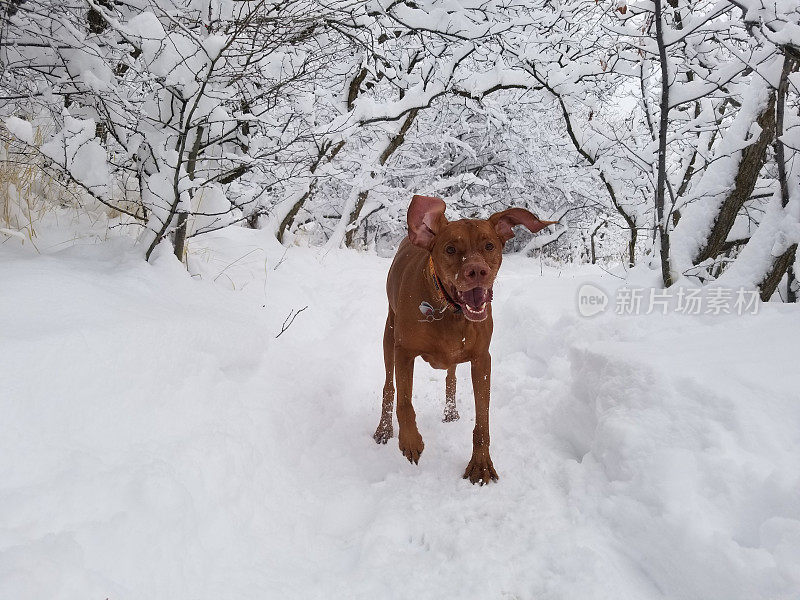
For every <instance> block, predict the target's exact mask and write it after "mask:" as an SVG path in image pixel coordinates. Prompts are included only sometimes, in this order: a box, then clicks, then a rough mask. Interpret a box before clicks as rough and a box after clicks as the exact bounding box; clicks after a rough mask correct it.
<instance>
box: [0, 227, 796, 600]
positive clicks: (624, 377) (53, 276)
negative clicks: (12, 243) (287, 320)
mask: <svg viewBox="0 0 800 600" xmlns="http://www.w3.org/2000/svg"><path fill="white" fill-rule="evenodd" d="M226 235H227V237H221V236H220V237H217V238H209V240H208V241H207V242H206V243H207V244H208V245H209V247H208V248H205V249H199V248H195V249H194V254H193V255H192V261H193V263H192V264H193V268H194V269H195V270H197V271H200V272H201V273H202V279H203V280H204V281H203V282H197V281H192V280H190V279H189V278H188V277H186V276H184V275H183V274H181V272H180V267H179V266H178V265H176V264H174V262H172V261H170V260H165V259H159V260H158V261H156V264H155V265H154V266H150V265H146V264H144V263H141V262H140V261H138V260H136V259H135V258H134V257H132V256H131V255H130V254H128V253H126V252H125V251H123V249H121V248H119V249H118V252H116V253H114V252H113V248H112V247H110V245H106V246H104V247H102V248H97V247H88V248H83V249H81V248H74V249H71V250H69V251H67V252H64V253H60V254H58V255H55V256H45V257H36V256H30V255H28V254H23V253H20V252H17V251H11V250H9V249H3V248H0V253H2V256H1V259H2V267H0V268H2V271H3V273H2V286H1V287H0V306H1V307H2V310H0V352H2V356H3V357H4V360H3V366H2V371H0V375H1V376H2V381H3V387H4V390H3V392H2V401H1V403H0V410H1V411H2V415H3V419H2V422H1V423H0V598H3V599H5V598H9V599H11V598H14V599H42V598H47V599H56V598H59V599H60V598H100V599H102V598H109V599H111V600H127V599H135V598H148V599H153V600H156V599H164V600H166V599H169V600H183V599H190V598H191V599H205V598H208V599H220V598H231V599H233V598H236V599H241V598H254V599H255V598H298V599H310V598H320V599H322V598H325V599H328V598H431V599H441V598H476V599H490V598H504V599H505V598H508V599H511V598H518V599H537V600H539V599H546V598H553V599H569V600H573V599H584V598H586V599H595V598H598V599H599V598H609V599H612V598H613V599H615V600H617V599H625V598H630V599H635V600H645V599H650V598H676V599H678V598H680V599H684V598H696V599H703V600H710V599H715V598H719V599H720V600H735V599H739V598H741V599H748V600H754V599H759V598H763V599H767V598H770V599H778V598H780V599H782V598H786V599H789V598H797V597H798V595H800V567H798V565H800V402H798V397H799V396H800V393H798V389H799V387H800V386H799V385H798V382H799V381H800V375H798V373H797V369H796V361H797V340H798V339H800V319H798V316H800V315H798V312H797V310H796V308H797V307H786V306H769V307H766V308H765V309H764V311H763V313H762V314H760V315H756V316H752V317H713V318H712V317H708V318H690V317H685V316H683V317H682V316H670V317H666V318H661V317H644V316H642V317H631V318H627V319H626V318H621V317H615V316H614V315H607V316H606V315H604V316H601V317H597V318H594V319H583V318H581V317H579V316H578V315H577V311H576V309H575V294H576V291H577V288H578V286H579V284H580V282H582V281H592V282H596V283H597V282H600V283H603V282H604V281H605V280H603V279H602V278H600V275H601V274H602V273H599V272H595V271H591V270H588V269H586V270H581V271H573V272H569V273H564V274H560V275H559V273H558V272H555V271H552V270H545V271H544V275H540V270H539V265H538V263H535V262H533V261H527V260H521V259H510V260H507V261H506V264H505V265H504V267H503V270H502V272H501V279H500V280H499V282H498V284H497V286H496V288H495V304H494V306H495V308H494V314H495V323H496V333H495V337H494V341H493V345H492V353H493V357H494V361H493V362H494V370H493V390H492V393H493V398H492V414H491V427H492V456H493V460H494V463H495V466H496V467H497V469H498V472H499V474H500V482H499V484H497V485H491V486H487V487H484V488H479V487H477V486H472V485H470V484H469V483H467V482H465V481H463V480H462V479H461V473H462V471H463V469H464V466H465V464H466V462H467V460H468V459H469V456H470V443H471V430H472V420H473V412H474V411H473V406H472V403H471V388H470V385H469V377H468V373H469V371H468V367H467V366H466V365H462V367H460V369H459V390H458V396H457V397H458V403H459V410H460V411H461V420H460V421H458V422H456V423H442V422H441V413H442V408H443V402H444V373H443V372H439V371H433V370H432V369H430V368H429V367H427V365H424V364H423V363H421V362H420V361H418V364H417V368H416V374H415V407H416V409H417V413H418V421H419V425H420V431H421V433H422V435H423V437H424V439H425V453H424V454H423V456H422V459H421V461H420V465H419V466H416V467H415V466H412V465H410V464H409V463H408V462H407V461H405V460H404V459H403V458H402V456H401V455H400V453H399V451H398V450H397V442H396V438H395V439H394V440H392V442H391V443H390V444H388V445H387V446H377V445H376V444H375V443H374V442H373V441H372V439H371V437H370V436H371V433H372V431H373V430H374V428H375V425H376V424H377V420H378V412H379V393H380V388H381V385H382V381H383V364H382V357H381V343H380V342H381V335H382V331H383V320H384V318H385V310H386V308H385V306H386V304H385V299H384V292H383V284H384V278H385V273H386V269H387V268H388V264H389V261H388V260H387V259H379V258H376V257H374V256H366V255H360V254H355V253H349V252H334V253H330V254H328V255H326V256H323V255H322V254H321V253H320V252H319V251H318V250H305V249H292V250H291V251H290V252H289V253H288V254H287V255H286V257H285V261H284V262H283V263H282V264H280V266H279V267H278V268H277V269H276V270H273V267H274V266H275V265H276V263H277V262H278V260H279V259H280V257H281V252H282V251H281V249H279V248H276V247H275V246H274V245H271V244H268V243H266V242H265V241H264V237H263V236H262V235H261V234H260V233H258V232H252V231H244V230H234V231H233V232H231V233H228V234H226ZM109 252H111V253H112V255H113V256H114V258H111V259H109V258H102V257H103V256H107V255H108V254H109ZM265 276H266V281H265ZM214 279H216V285H211V284H210V281H212V280H214ZM605 283H607V284H608V287H609V289H610V288H611V287H612V286H613V283H612V282H609V281H605ZM231 286H234V287H236V288H237V290H241V291H237V292H235V293H232V292H230V291H228V290H227V289H226V288H230V287H231ZM305 305H308V307H309V308H308V309H307V310H306V311H305V312H303V313H302V314H300V316H299V317H298V318H297V320H296V322H295V323H294V324H293V325H292V327H291V328H290V329H289V330H288V331H287V332H286V333H285V334H284V335H283V336H282V337H281V338H279V339H277V340H276V339H274V335H275V334H276V333H277V331H279V330H280V325H281V322H282V321H283V318H284V317H285V315H286V314H287V313H288V311H289V310H290V309H291V308H295V309H297V308H302V307H303V306H305Z"/></svg>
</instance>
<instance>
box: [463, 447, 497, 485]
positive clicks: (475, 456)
mask: <svg viewBox="0 0 800 600" xmlns="http://www.w3.org/2000/svg"><path fill="white" fill-rule="evenodd" d="M464 479H469V480H470V481H471V482H472V483H478V482H480V484H481V485H485V484H487V483H489V482H490V481H497V480H498V477H497V471H495V470H494V465H493V464H492V459H491V457H490V456H489V451H488V450H486V451H485V452H473V453H472V459H471V460H470V461H469V464H468V465H467V468H466V470H465V471H464Z"/></svg>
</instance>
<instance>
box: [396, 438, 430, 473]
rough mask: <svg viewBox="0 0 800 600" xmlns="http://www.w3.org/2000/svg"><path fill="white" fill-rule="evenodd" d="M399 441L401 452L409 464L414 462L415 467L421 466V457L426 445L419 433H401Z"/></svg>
mask: <svg viewBox="0 0 800 600" xmlns="http://www.w3.org/2000/svg"><path fill="white" fill-rule="evenodd" d="M398 441H399V445H400V452H402V453H403V456H405V457H406V458H407V459H408V462H412V463H414V464H415V465H417V464H419V457H420V455H421V454H422V450H423V449H424V448H425V444H424V443H423V441H422V436H421V435H420V434H419V432H418V431H415V432H414V433H413V434H407V433H405V434H404V433H403V432H402V431H401V432H400V436H399V440H398Z"/></svg>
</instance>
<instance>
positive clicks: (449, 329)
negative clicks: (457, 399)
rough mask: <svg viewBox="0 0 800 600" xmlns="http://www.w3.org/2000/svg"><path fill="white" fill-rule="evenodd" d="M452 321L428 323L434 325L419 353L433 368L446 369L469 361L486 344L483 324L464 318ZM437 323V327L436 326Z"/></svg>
mask: <svg viewBox="0 0 800 600" xmlns="http://www.w3.org/2000/svg"><path fill="white" fill-rule="evenodd" d="M454 321H455V322H454V323H450V324H447V325H445V324H444V323H441V322H438V323H435V324H434V323H430V325H434V327H432V328H431V330H430V331H429V332H428V333H429V334H430V335H428V336H425V337H427V338H428V344H426V346H427V347H426V348H425V349H424V350H423V351H422V352H421V353H420V356H421V357H422V359H423V360H424V361H425V362H427V363H428V364H429V365H431V366H432V367H433V368H434V369H447V368H449V367H451V366H453V365H454V364H458V363H463V362H469V361H471V360H472V359H473V358H474V357H475V356H476V354H478V353H479V352H480V351H481V350H486V348H483V346H484V345H487V344H486V343H485V342H484V339H483V338H485V337H487V336H486V334H485V332H484V331H483V324H475V323H470V322H468V321H466V320H465V319H457V320H454ZM437 325H438V327H437ZM479 347H480V348H479Z"/></svg>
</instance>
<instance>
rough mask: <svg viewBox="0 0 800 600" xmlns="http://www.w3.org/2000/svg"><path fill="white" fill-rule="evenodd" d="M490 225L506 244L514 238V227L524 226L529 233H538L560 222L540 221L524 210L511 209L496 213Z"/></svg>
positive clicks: (490, 218)
mask: <svg viewBox="0 0 800 600" xmlns="http://www.w3.org/2000/svg"><path fill="white" fill-rule="evenodd" d="M489 223H491V224H492V226H493V227H494V230H495V231H496V232H497V235H499V236H500V239H501V240H503V243H504V244H505V243H506V242H507V241H508V240H510V239H511V238H513V237H514V230H512V229H511V228H512V227H514V225H524V226H525V227H526V228H527V229H528V231H530V232H531V233H536V232H537V231H539V230H541V229H544V228H545V227H547V226H548V225H555V224H556V223H558V221H540V220H539V217H537V216H536V215H535V214H533V213H532V212H530V211H528V210H525V209H524V208H509V209H508V210H503V211H501V212H499V213H494V214H493V215H492V216H491V217H489Z"/></svg>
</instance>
